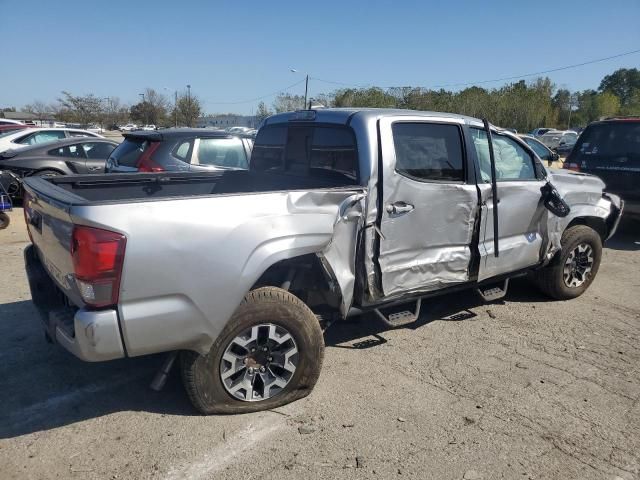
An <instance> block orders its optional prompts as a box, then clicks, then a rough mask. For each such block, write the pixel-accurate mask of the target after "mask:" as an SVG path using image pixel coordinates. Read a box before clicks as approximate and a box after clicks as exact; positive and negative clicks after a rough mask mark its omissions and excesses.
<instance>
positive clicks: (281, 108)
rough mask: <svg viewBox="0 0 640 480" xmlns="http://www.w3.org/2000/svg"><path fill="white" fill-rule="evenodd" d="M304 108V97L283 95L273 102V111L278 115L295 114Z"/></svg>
mask: <svg viewBox="0 0 640 480" xmlns="http://www.w3.org/2000/svg"><path fill="white" fill-rule="evenodd" d="M303 108H304V97H303V96H302V95H292V94H290V93H281V94H280V95H278V96H277V97H276V99H275V101H274V102H273V109H274V110H275V111H276V113H283V112H293V111H295V110H301V109H303Z"/></svg>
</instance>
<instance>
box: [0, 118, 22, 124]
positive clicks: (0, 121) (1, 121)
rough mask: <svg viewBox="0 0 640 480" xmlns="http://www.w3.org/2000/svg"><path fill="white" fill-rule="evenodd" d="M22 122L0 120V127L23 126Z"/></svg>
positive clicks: (6, 119)
mask: <svg viewBox="0 0 640 480" xmlns="http://www.w3.org/2000/svg"><path fill="white" fill-rule="evenodd" d="M24 124H25V123H24V122H19V121H18V120H11V119H9V118H0V125H24Z"/></svg>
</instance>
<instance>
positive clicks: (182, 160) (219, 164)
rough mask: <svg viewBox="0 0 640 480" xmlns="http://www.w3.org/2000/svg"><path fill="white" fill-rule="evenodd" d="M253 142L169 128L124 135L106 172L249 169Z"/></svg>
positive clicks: (217, 133) (218, 133) (219, 133)
mask: <svg viewBox="0 0 640 480" xmlns="http://www.w3.org/2000/svg"><path fill="white" fill-rule="evenodd" d="M252 148H253V140H252V139H250V138H243V137H242V136H238V135H232V134H230V133H228V132H222V131H218V130H206V129H203V128H167V129H165V130H155V131H135V132H128V133H125V134H124V141H123V142H122V143H121V144H120V145H119V146H118V147H117V148H116V149H115V150H114V151H113V152H112V153H111V156H109V159H108V160H107V165H106V169H105V170H106V172H107V173H114V172H164V171H180V172H188V171H192V172H207V171H212V170H221V169H246V168H248V167H249V158H250V157H251V149H252Z"/></svg>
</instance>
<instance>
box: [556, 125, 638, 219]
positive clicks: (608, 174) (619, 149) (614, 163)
mask: <svg viewBox="0 0 640 480" xmlns="http://www.w3.org/2000/svg"><path fill="white" fill-rule="evenodd" d="M564 168H567V169H570V170H574V171H578V172H584V173H591V174H593V175H596V176H598V177H600V178H601V179H602V180H603V181H604V182H605V183H606V184H607V191H608V192H611V193H615V194H616V195H620V197H622V199H623V200H624V201H625V207H624V208H625V215H627V216H635V217H640V117H629V118H611V119H607V120H602V121H599V122H594V123H591V124H590V125H589V126H588V127H587V128H586V129H585V130H584V132H582V135H580V138H579V139H578V141H577V143H576V145H575V146H574V148H573V150H572V151H571V153H570V154H569V156H568V157H567V159H566V160H565V162H564Z"/></svg>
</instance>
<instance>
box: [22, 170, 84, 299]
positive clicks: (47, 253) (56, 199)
mask: <svg viewBox="0 0 640 480" xmlns="http://www.w3.org/2000/svg"><path fill="white" fill-rule="evenodd" d="M73 197H75V198H73ZM78 199H79V200H81V201H83V202H84V199H81V198H80V197H77V196H76V195H73V194H70V193H69V192H66V191H65V190H63V189H61V188H59V187H56V186H55V185H51V184H50V183H48V182H47V180H45V179H43V178H33V179H27V180H26V181H25V199H24V202H23V207H24V213H25V219H26V221H27V229H28V230H29V234H30V236H31V239H32V241H33V244H34V245H35V246H36V251H37V253H38V257H39V258H40V261H41V262H42V265H43V266H44V268H45V269H46V271H47V273H48V274H49V276H50V277H51V278H52V279H53V280H54V281H55V283H56V284H57V286H58V287H59V288H60V289H61V290H62V291H63V292H64V293H65V295H66V296H67V297H68V298H69V300H71V302H73V303H74V304H75V305H77V306H79V307H81V306H83V305H84V303H83V301H82V298H81V297H80V294H79V292H78V290H77V287H76V283H75V278H74V270H73V260H72V257H71V235H72V232H73V222H72V220H71V215H70V213H69V212H70V210H71V206H72V205H73V200H78Z"/></svg>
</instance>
